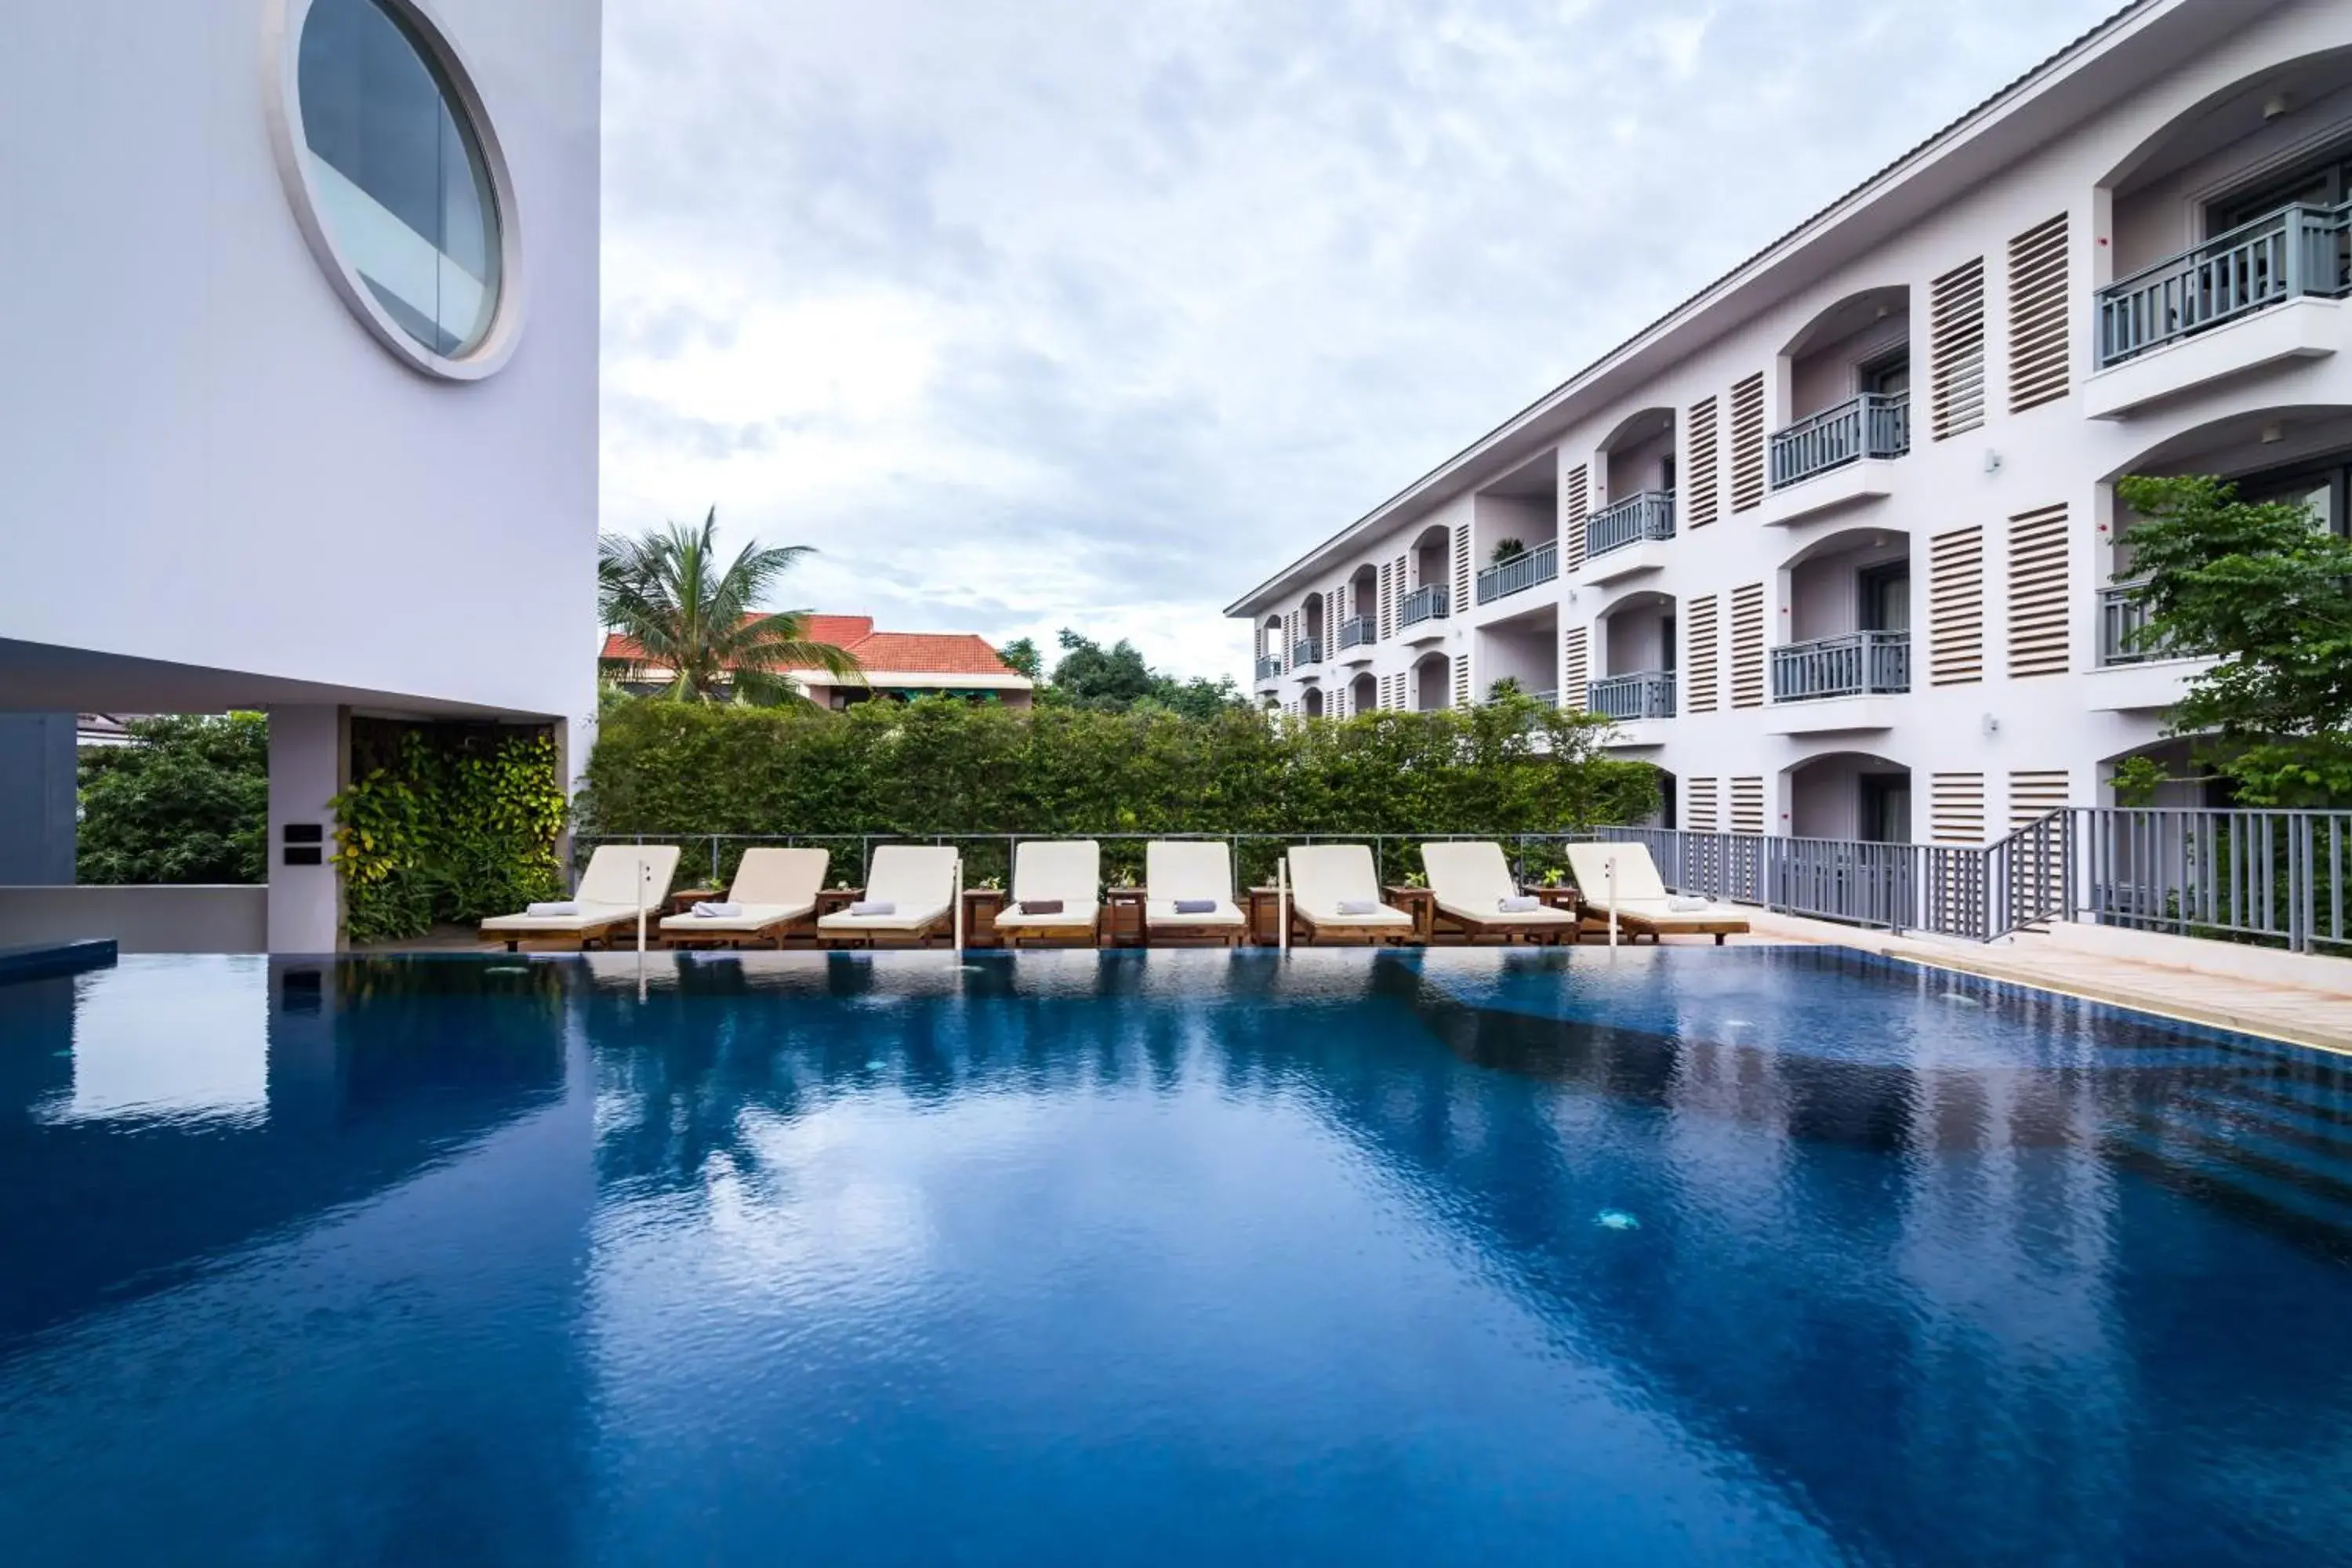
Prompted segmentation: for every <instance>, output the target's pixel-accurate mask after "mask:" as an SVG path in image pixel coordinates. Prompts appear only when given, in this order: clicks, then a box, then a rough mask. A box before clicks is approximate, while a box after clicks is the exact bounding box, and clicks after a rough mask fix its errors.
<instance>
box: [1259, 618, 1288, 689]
mask: <svg viewBox="0 0 2352 1568" xmlns="http://www.w3.org/2000/svg"><path fill="white" fill-rule="evenodd" d="M1282 642H1283V627H1282V617H1281V616H1267V617H1266V618H1265V625H1264V626H1260V627H1258V629H1257V679H1259V680H1261V681H1265V680H1276V679H1280V678H1281V676H1282V670H1283V663H1282V656H1283V653H1284V648H1283V646H1282Z"/></svg>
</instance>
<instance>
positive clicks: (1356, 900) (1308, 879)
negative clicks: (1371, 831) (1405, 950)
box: [1284, 844, 1413, 942]
mask: <svg viewBox="0 0 2352 1568" xmlns="http://www.w3.org/2000/svg"><path fill="white" fill-rule="evenodd" d="M1284 858H1285V859H1286V860H1287V861H1288V862H1289V865H1290V918H1291V925H1292V929H1293V930H1295V931H1301V932H1302V934H1304V936H1305V937H1306V939H1307V941H1309V942H1409V941H1411V940H1412V935H1413V923H1412V916H1411V915H1409V914H1407V913H1405V912H1404V911H1403V910H1400V909H1396V908H1394V907H1392V906H1391V905H1388V904H1385V903H1382V902H1381V879H1380V877H1379V875H1378V873H1376V872H1375V871H1374V870H1373V869H1372V852H1371V851H1370V849H1368V848H1366V847H1364V846H1363V845H1361V844H1312V845H1305V846H1301V847H1298V848H1295V849H1290V850H1286V851H1285V853H1284Z"/></svg>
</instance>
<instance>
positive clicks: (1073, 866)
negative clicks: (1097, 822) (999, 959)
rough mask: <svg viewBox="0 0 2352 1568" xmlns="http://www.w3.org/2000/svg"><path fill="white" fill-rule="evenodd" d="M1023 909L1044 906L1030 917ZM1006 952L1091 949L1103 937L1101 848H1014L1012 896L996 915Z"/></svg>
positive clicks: (1047, 844) (1044, 844)
mask: <svg viewBox="0 0 2352 1568" xmlns="http://www.w3.org/2000/svg"><path fill="white" fill-rule="evenodd" d="M1024 905H1032V906H1036V905H1044V906H1055V905H1058V906H1059V907H1058V908H1052V907H1047V908H1041V909H1037V910H1034V912H1031V911H1030V910H1024V908H1023V906H1024ZM996 934H997V936H998V938H999V939H1000V940H1002V941H1003V943H1004V945H1005V946H1007V947H1021V946H1024V945H1028V946H1036V945H1038V944H1040V943H1043V942H1081V943H1084V944H1085V945H1087V946H1089V947H1091V946H1093V945H1094V944H1095V943H1096V942H1098V941H1099V940H1100V939H1101V935H1102V846H1101V845H1099V844H1097V843H1096V842H1095V841H1094V840H1093V839H1091V838H1064V839H1055V840H1045V839H1032V840H1030V841H1029V842H1027V843H1024V844H1016V845H1014V846H1013V893H1012V896H1011V897H1010V898H1008V899H1006V900H1005V901H1004V908H1003V909H1002V910H999V911H997V916H996Z"/></svg>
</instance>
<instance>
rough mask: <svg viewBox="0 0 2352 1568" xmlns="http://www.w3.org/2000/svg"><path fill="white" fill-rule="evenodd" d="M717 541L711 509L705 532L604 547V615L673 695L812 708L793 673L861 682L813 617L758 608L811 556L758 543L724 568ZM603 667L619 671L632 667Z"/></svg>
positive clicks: (657, 534)
mask: <svg viewBox="0 0 2352 1568" xmlns="http://www.w3.org/2000/svg"><path fill="white" fill-rule="evenodd" d="M718 532H719V509H718V508H717V507H713V508H711V509H710V510H709V512H708V513H707V514H706V515H705V516H704V518H703V520H702V526H701V527H699V528H691V527H688V526H685V525H683V524H680V523H675V522H673V523H665V524H664V525H663V526H662V527H660V528H658V529H656V530H655V531H652V532H649V533H647V534H646V535H645V536H644V537H642V538H639V539H629V538H625V537H624V536H622V535H619V534H613V533H608V534H605V535H604V537H603V538H602V539H601V540H600V541H599V542H598V546H597V552H596V603H597V610H598V613H599V614H600V616H602V617H603V620H604V625H605V626H607V627H609V628H611V629H612V630H614V631H616V632H619V633H620V634H622V635H623V636H624V637H627V638H629V639H630V640H631V641H633V642H635V644H636V645H637V647H638V648H639V649H641V650H642V651H643V653H644V656H645V658H646V661H647V662H649V663H652V664H657V665H660V666H662V667H663V668H667V669H669V670H671V671H672V672H674V673H673V677H672V679H671V682H670V688H669V695H670V696H671V697H672V698H674V699H676V700H678V701H681V702H697V701H698V702H715V701H719V700H726V699H729V698H732V699H734V700H738V701H744V702H757V703H762V704H775V703H793V702H805V701H806V700H807V699H806V698H805V697H803V695H802V694H801V692H800V690H799V689H798V688H796V687H794V686H793V683H792V682H791V680H790V679H786V677H785V675H784V673H783V672H784V671H785V670H787V669H792V668H803V669H805V668H817V669H822V670H824V672H826V673H827V674H829V675H835V676H842V677H856V676H857V674H858V666H857V660H856V657H855V656H853V655H851V654H850V653H849V652H848V651H847V650H845V649H844V648H839V647H835V646H834V645H833V644H831V643H825V642H816V641H814V640H812V639H811V638H810V637H809V635H808V618H809V612H808V611H806V610H783V611H777V612H772V613H767V614H762V613H761V612H760V611H758V610H756V609H755V608H754V607H753V606H755V605H758V604H759V603H760V602H761V601H762V600H763V599H765V598H766V597H767V596H768V595H769V591H770V590H771V589H772V588H773V587H775V585H776V584H777V583H778V582H779V581H780V580H781V579H782V577H783V575H784V574H785V573H787V572H789V571H790V570H791V569H792V568H793V564H794V563H797V562H798V561H799V560H800V558H801V557H802V556H803V555H806V554H809V553H810V552H811V550H810V547H809V546H808V545H805V544H792V545H781V546H777V547H774V548H771V549H762V548H761V545H760V543H759V542H758V541H757V540H753V541H752V542H750V543H748V544H746V545H744V546H743V548H742V549H740V550H739V551H737V552H736V553H735V558H734V559H733V560H732V561H726V560H724V559H722V557H721V556H720V553H719V546H718ZM630 662H631V661H630V660H627V659H607V660H604V665H605V667H606V668H608V669H612V668H625V667H626V666H627V665H628V664H629V663H630Z"/></svg>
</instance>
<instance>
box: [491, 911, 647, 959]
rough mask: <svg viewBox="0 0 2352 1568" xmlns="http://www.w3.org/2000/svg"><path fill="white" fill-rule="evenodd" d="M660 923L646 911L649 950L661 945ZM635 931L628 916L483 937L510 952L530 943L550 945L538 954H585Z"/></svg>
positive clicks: (633, 922)
mask: <svg viewBox="0 0 2352 1568" xmlns="http://www.w3.org/2000/svg"><path fill="white" fill-rule="evenodd" d="M661 920H662V917H661V916H660V915H658V914H656V913H655V912H654V911H653V910H646V947H648V948H653V947H657V946H659V945H660V943H661ZM636 930H637V917H636V916H635V915H626V916H624V917H623V918H622V919H620V920H616V921H598V922H597V923H596V924H594V925H584V926H575V927H573V928H572V930H570V931H484V932H482V933H481V934H482V937H483V939H484V940H485V941H488V942H504V943H506V948H507V951H508V952H522V951H523V946H522V944H523V943H524V942H544V943H546V944H547V945H546V946H545V947H541V948H537V949H534V950H533V951H535V952H587V951H588V944H589V943H590V942H603V943H604V946H605V947H606V948H608V949H609V948H611V946H612V945H613V933H614V932H615V931H622V932H625V933H627V934H628V935H630V936H633V937H634V936H635V934H636Z"/></svg>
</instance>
